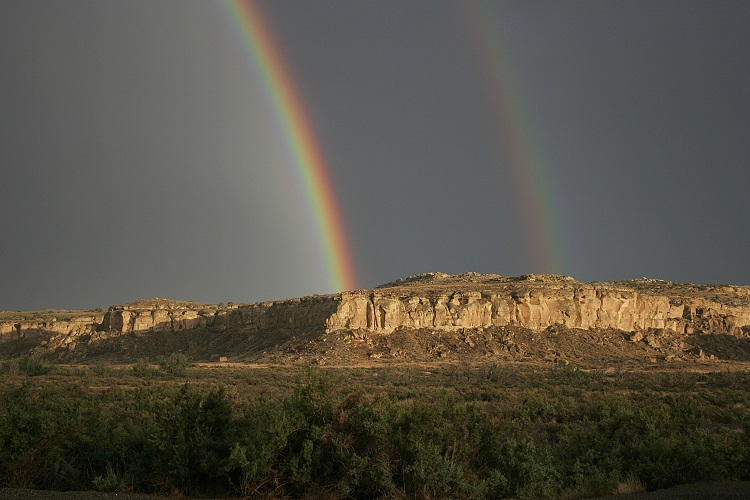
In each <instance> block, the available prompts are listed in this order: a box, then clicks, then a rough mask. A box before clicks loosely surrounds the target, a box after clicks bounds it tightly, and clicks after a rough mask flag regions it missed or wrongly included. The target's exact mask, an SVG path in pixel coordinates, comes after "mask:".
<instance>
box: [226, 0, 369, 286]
mask: <svg viewBox="0 0 750 500" xmlns="http://www.w3.org/2000/svg"><path fill="white" fill-rule="evenodd" d="M224 7H225V10H226V12H227V13H228V16H229V18H230V19H231V22H232V24H233V25H234V28H235V32H236V33H237V35H238V38H239V39H240V41H241V44H242V46H243V48H244V51H245V53H246V55H247V56H248V57H249V58H250V60H251V62H252V65H253V67H254V68H255V69H256V70H257V73H258V75H259V76H260V78H261V80H262V82H263V87H264V89H265V92H266V97H267V100H268V101H269V102H270V103H271V106H272V108H273V114H274V115H275V118H276V121H277V124H278V126H279V128H280V130H281V131H282V134H283V136H284V139H285V143H286V144H287V146H288V147H289V150H290V151H289V152H290V154H291V157H292V158H293V163H294V169H295V173H296V175H297V176H298V177H299V181H300V185H301V186H303V191H304V195H305V197H306V199H307V200H306V201H307V206H309V208H310V212H311V214H310V215H311V218H312V223H313V224H314V226H315V231H314V233H315V234H316V235H317V237H318V242H317V244H318V248H319V252H320V255H321V256H322V258H323V259H324V261H325V262H324V265H325V267H326V269H327V274H328V277H329V283H328V286H329V288H330V291H332V292H336V291H342V290H354V289H356V288H358V286H357V276H356V272H355V267H354V262H353V259H352V254H351V251H350V248H349V240H348V237H347V234H346V228H345V225H344V221H343V217H342V215H341V210H340V208H339V205H338V202H337V200H336V196H335V192H334V189H333V185H332V183H331V176H330V173H329V171H328V167H327V166H326V162H325V159H324V156H323V152H322V151H321V147H320V144H318V141H317V139H316V137H315V133H314V131H313V128H312V125H311V123H310V118H309V117H308V115H307V113H306V111H305V107H304V105H303V102H302V100H301V99H300V96H299V93H298V92H297V89H296V88H295V85H294V80H293V78H292V75H291V73H290V72H289V69H288V68H287V66H286V64H285V62H284V58H283V55H282V53H281V50H280V49H279V45H278V43H277V42H276V40H275V39H274V35H273V32H272V30H271V29H270V27H269V24H268V22H267V21H266V19H265V17H264V16H263V13H262V12H261V10H260V8H259V7H258V5H257V4H256V3H255V2H253V1H250V0H225V1H224Z"/></svg>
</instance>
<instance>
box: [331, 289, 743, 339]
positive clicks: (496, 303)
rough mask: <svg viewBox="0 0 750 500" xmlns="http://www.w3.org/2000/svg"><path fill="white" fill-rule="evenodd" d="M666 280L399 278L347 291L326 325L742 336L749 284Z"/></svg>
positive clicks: (379, 329) (375, 328)
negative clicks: (418, 281)
mask: <svg viewBox="0 0 750 500" xmlns="http://www.w3.org/2000/svg"><path fill="white" fill-rule="evenodd" d="M440 276H442V275H438V277H440ZM449 278H452V277H449ZM662 283H663V282H659V281H658V280H641V282H640V283H639V282H637V281H636V282H633V283H632V284H630V285H628V284H615V283H601V284H583V283H579V282H576V281H575V280H572V279H566V280H561V279H560V280H556V279H552V280H550V281H545V279H544V277H540V278H530V279H527V280H521V279H518V278H506V279H503V278H500V277H493V278H492V281H491V280H484V281H482V280H481V276H478V275H474V281H473V282H472V285H471V286H469V287H468V288H469V289H466V290H458V291H449V290H450V289H451V285H453V282H452V281H449V282H448V283H442V282H441V280H440V279H439V278H438V279H433V280H430V283H428V284H427V285H422V286H414V282H413V281H412V282H409V283H405V284H403V285H399V284H398V282H397V283H396V284H393V286H390V287H386V288H383V289H376V290H374V291H371V292H354V293H344V294H342V295H341V300H340V302H339V306H338V308H337V310H336V313H335V314H333V315H331V316H330V317H328V318H327V320H326V328H327V330H329V331H334V330H346V329H365V330H370V331H376V332H383V333H389V332H392V331H393V330H395V329H397V328H432V329H440V330H455V329H461V328H488V327H500V326H518V327H523V328H528V329H531V330H541V329H545V328H548V327H550V326H555V325H560V326H563V327H567V328H579V329H587V330H588V329H617V330H622V331H625V332H632V331H637V330H648V329H664V330H669V331H672V332H675V333H682V334H691V333H694V332H697V331H711V332H716V333H730V334H737V333H741V332H742V331H743V328H745V329H746V328H747V327H748V325H750V305H749V304H748V298H749V297H750V295H749V290H748V287H713V289H712V291H717V289H718V291H719V292H721V293H720V294H718V295H715V297H716V299H711V298H708V297H706V296H705V295H706V294H700V293H696V289H694V288H695V287H696V286H694V285H688V286H687V288H686V286H684V285H675V284H666V283H665V284H662ZM483 284H484V286H482V285H483ZM648 285H651V286H648ZM691 287H692V288H691ZM464 288H467V287H464ZM698 291H699V290H698ZM701 295H703V296H701ZM730 299H731V300H730ZM730 302H733V303H734V304H735V305H732V304H731V303H730Z"/></svg>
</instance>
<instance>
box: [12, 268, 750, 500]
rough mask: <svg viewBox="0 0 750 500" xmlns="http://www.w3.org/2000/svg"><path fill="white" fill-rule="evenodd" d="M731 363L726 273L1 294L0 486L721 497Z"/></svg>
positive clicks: (309, 494)
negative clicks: (70, 295)
mask: <svg viewBox="0 0 750 500" xmlns="http://www.w3.org/2000/svg"><path fill="white" fill-rule="evenodd" d="M748 384H750V287H747V286H730V285H695V284H677V283H671V282H665V281H661V280H655V279H646V278H642V279H638V280H632V281H622V282H597V283H580V282H578V281H576V280H574V279H572V278H570V277H564V276H556V275H527V276H521V277H502V276H498V275H480V274H476V273H467V274H463V275H446V274H441V273H428V274H422V275H417V276H413V277H410V278H406V279H403V280H398V281H396V282H393V283H389V284H386V285H382V286H380V287H377V288H375V289H372V290H360V291H354V292H345V293H342V294H335V295H320V296H311V297H303V298H299V299H289V300H283V301H274V302H264V303H258V304H231V303H230V304H215V305H210V304H199V303H195V302H180V301H172V300H166V299H148V300H141V301H136V302H132V303H128V304H122V305H114V306H112V307H110V308H109V309H108V310H97V311H36V312H3V313H0V488H3V487H6V489H0V497H1V498H62V496H56V495H68V496H66V498H67V497H69V495H71V494H72V493H70V492H68V493H60V494H56V493H52V492H51V490H62V491H66V490H71V491H80V490H87V491H88V493H87V495H88V496H89V497H90V498H96V495H97V494H102V495H104V494H105V492H109V493H106V494H108V495H110V496H114V495H115V494H119V495H121V496H123V495H129V494H142V493H148V494H160V495H168V496H175V495H178V496H179V495H182V496H193V497H199V498H220V497H227V496H244V497H259V498H382V497H385V498H423V499H427V498H507V497H514V498H522V497H525V498H567V499H573V498H592V497H597V496H606V495H635V496H632V497H625V498H634V499H635V498H696V499H698V498H714V497H726V498H730V497H731V498H742V497H743V495H745V494H746V492H747V491H748V487H747V486H748V483H747V482H746V481H748V480H750V432H749V431H750V391H748V387H749V385H748ZM693 481H701V483H700V486H698V485H696V486H695V487H693V488H691V487H689V486H685V484H686V483H690V482H693ZM676 485H683V486H681V487H678V488H677V489H668V490H664V488H670V487H675V486H676ZM42 489H44V490H50V492H40V491H39V490H42ZM655 490H661V491H660V492H658V493H657V492H654V493H650V492H651V491H655ZM95 491H98V492H100V493H95ZM654 495H655V496H654ZM670 495H671V496H670ZM103 498H104V497H103ZM106 498H109V497H106Z"/></svg>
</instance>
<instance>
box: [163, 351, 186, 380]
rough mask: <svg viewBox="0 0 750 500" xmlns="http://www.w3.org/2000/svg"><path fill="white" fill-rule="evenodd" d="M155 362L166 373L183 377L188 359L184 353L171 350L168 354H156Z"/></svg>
mask: <svg viewBox="0 0 750 500" xmlns="http://www.w3.org/2000/svg"><path fill="white" fill-rule="evenodd" d="M156 363H157V364H158V365H159V368H161V370H162V371H163V372H164V373H166V374H167V375H172V376H173V377H184V376H185V372H186V371H187V367H188V365H189V364H190V361H189V360H188V357H187V356H186V355H184V354H182V353H179V352H173V353H172V354H170V355H169V356H158V357H157V358H156Z"/></svg>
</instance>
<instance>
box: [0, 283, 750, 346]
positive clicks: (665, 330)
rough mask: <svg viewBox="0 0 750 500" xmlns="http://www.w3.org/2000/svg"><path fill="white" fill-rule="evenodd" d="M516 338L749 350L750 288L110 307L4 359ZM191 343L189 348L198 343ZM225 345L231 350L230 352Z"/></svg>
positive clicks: (20, 332)
mask: <svg viewBox="0 0 750 500" xmlns="http://www.w3.org/2000/svg"><path fill="white" fill-rule="evenodd" d="M516 330H519V331H520V330H523V331H524V332H531V333H532V334H533V332H547V333H549V332H552V334H556V333H557V332H558V331H568V332H579V333H580V332H586V335H590V334H591V332H611V331H617V332H622V334H623V336H624V338H625V339H628V340H630V341H632V342H637V343H641V344H646V345H648V346H650V347H651V348H654V349H660V348H661V347H662V344H665V345H666V344H669V343H670V342H671V343H672V344H674V345H678V346H681V348H683V349H689V348H692V346H691V345H685V344H684V342H682V341H681V340H679V339H684V338H689V337H691V336H693V337H694V336H706V335H713V336H717V335H721V336H731V337H732V338H735V339H739V338H743V339H744V338H746V337H749V336H750V287H748V286H730V285H695V284H678V283H672V282H666V281H662V280H655V279H647V278H642V279H638V280H631V281H619V282H595V283H581V282H579V281H576V280H575V279H573V278H570V277H567V276H558V275H525V276H520V277H503V276H500V275H487V274H477V273H465V274H461V275H448V274H443V273H425V274H420V275H416V276H411V277H409V278H405V279H400V280H397V281H394V282H392V283H388V284H385V285H381V286H379V287H377V288H375V289H372V290H359V291H353V292H344V293H341V294H334V295H316V296H310V297H303V298H298V299H288V300H281V301H274V302H262V303H257V304H240V305H235V304H229V305H224V304H219V305H207V304H200V303H196V302H183V301H170V300H165V299H148V300H141V301H136V302H131V303H128V304H123V305H116V306H112V307H110V308H109V309H108V310H107V311H106V312H104V311H102V312H97V311H48V312H36V313H0V355H1V356H5V357H8V356H14V355H22V354H25V353H31V354H37V355H43V356H47V357H49V356H54V357H56V358H57V359H61V360H64V359H68V358H70V357H71V356H72V357H74V358H80V357H84V358H85V357H86V356H87V355H88V354H90V353H92V352H102V349H104V350H105V351H106V350H107V349H109V350H112V349H114V350H120V351H125V350H127V349H129V347H128V346H136V345H138V344H139V343H140V344H144V343H147V342H149V341H150V342H152V343H153V345H154V346H155V348H156V346H157V345H163V349H175V350H181V349H182V348H181V347H180V346H182V345H183V344H184V342H183V344H178V343H175V342H176V341H175V340H174V339H176V338H178V337H176V336H174V335H172V336H171V337H170V336H166V337H165V336H164V335H167V334H170V333H171V334H175V333H179V334H184V335H187V336H189V340H185V342H187V343H188V344H191V345H196V343H201V342H203V343H206V342H210V343H211V349H212V350H213V351H219V352H221V351H224V352H223V353H222V355H223V354H228V355H230V356H231V355H233V354H237V353H236V351H237V349H240V350H241V351H242V352H250V351H253V348H252V346H253V345H258V346H262V349H263V354H265V352H266V350H269V349H271V350H273V349H276V351H278V350H279V348H278V346H283V349H284V350H285V352H291V353H300V352H302V353H303V352H305V349H307V348H306V347H305V345H307V344H305V342H307V343H308V344H309V343H311V342H312V343H315V342H319V341H320V340H321V339H323V340H325V338H326V335H329V336H331V335H333V337H331V338H332V339H336V338H340V339H356V340H361V341H366V342H365V345H367V346H369V347H368V348H367V349H366V351H367V355H368V356H369V357H370V358H373V357H374V358H379V357H380V355H382V353H383V352H386V354H387V353H388V352H392V351H393V352H399V351H403V349H401V350H399V349H395V351H394V350H393V349H390V350H386V351H383V349H378V348H376V347H377V346H378V345H379V346H381V347H382V346H383V345H386V344H388V343H389V342H391V343H393V342H396V341H397V339H399V338H402V337H404V335H406V336H407V337H409V339H411V340H409V341H408V342H411V344H409V345H412V344H415V343H417V344H419V346H418V348H419V349H421V350H424V351H425V352H427V353H432V354H434V355H435V356H436V357H438V358H440V357H442V356H443V353H444V352H445V351H446V350H447V348H445V345H444V344H445V342H443V343H442V344H440V343H437V344H435V345H434V346H431V344H430V345H428V344H429V342H428V343H427V344H425V337H424V335H427V333H425V332H428V333H430V334H431V335H432V336H433V337H434V335H435V334H436V333H438V334H441V332H442V334H444V335H447V336H448V337H451V338H453V337H455V339H454V340H458V341H460V342H459V344H460V345H461V346H464V344H466V345H468V346H469V347H474V346H473V344H475V342H474V341H472V340H471V339H472V336H473V337H474V338H486V339H488V340H487V342H486V346H485V347H484V349H485V353H489V354H492V353H495V352H496V351H497V346H498V345H499V344H498V339H500V344H502V346H504V347H503V349H506V350H513V349H515V351H518V352H521V351H522V350H521V349H519V348H518V345H517V343H514V342H513V341H512V340H511V337H512V336H513V332H514V331H516ZM409 332H410V333H409ZM420 332H421V333H420ZM493 332H494V333H493ZM184 335H183V337H179V338H180V339H188V337H185V336H184ZM222 335H223V336H224V337H222ZM227 335H229V336H231V338H232V339H233V340H232V341H231V342H229V343H228V342H227V341H226V338H229V337H226V336H227ZM438 336H439V335H438ZM599 337H602V335H599ZM599 337H596V338H599ZM404 338H406V337H404ZM529 338H531V337H529ZM602 338H603V337H602ZM148 339H151V340H148ZM222 339H224V340H222ZM467 339H469V340H468V341H467ZM503 339H504V340H503ZM669 339H672V340H669ZM674 339H677V340H674ZM404 342H407V341H404ZM408 342H407V344H408ZM433 343H434V342H433ZM229 344H231V345H232V346H233V347H232V348H231V349H229V348H228V347H227V345H229ZM422 344H424V345H422ZM449 344H450V342H449ZM328 345H329V346H330V344H328ZM415 345H416V344H415ZM441 345H442V346H443V347H440V346H441ZM508 346H510V347H508ZM97 349H98V351H97ZM206 349H208V347H207V348H206ZM260 349H261V348H260V347H258V349H256V351H258V354H259V353H260ZM330 349H331V348H330V347H327V350H330ZM404 349H407V350H408V346H407V347H405V348H404ZM441 349H442V350H441ZM228 350H229V351H232V352H227V351H228ZM501 350H502V349H501ZM698 351H700V349H697V350H696V353H697V352H698ZM701 354H702V351H701ZM406 356H407V357H409V356H410V355H409V354H408V353H407V354H406ZM413 357H414V356H412V358H413ZM243 359H247V357H245V358H243ZM254 359H257V357H256V358H254Z"/></svg>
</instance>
